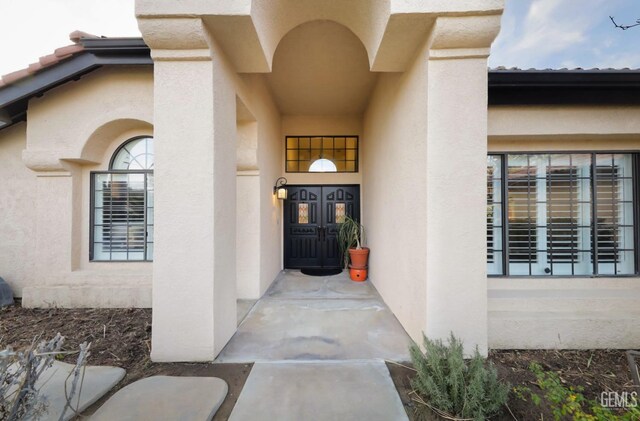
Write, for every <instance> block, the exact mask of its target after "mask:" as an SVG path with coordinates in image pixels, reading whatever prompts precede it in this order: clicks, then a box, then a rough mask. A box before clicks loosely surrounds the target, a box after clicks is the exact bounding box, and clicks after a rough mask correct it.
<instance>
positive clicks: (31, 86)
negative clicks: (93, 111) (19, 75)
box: [0, 38, 153, 130]
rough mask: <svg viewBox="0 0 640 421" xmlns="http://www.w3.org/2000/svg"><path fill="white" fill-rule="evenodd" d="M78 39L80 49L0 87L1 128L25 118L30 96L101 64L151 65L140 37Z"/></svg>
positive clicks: (79, 75) (77, 76)
mask: <svg viewBox="0 0 640 421" xmlns="http://www.w3.org/2000/svg"><path fill="white" fill-rule="evenodd" d="M80 43H81V44H82V45H83V46H84V50H83V51H82V52H80V53H78V54H75V55H74V56H72V57H70V58H68V59H66V60H64V61H61V62H60V63H58V64H56V65H55V66H51V67H46V68H44V69H42V70H41V71H39V72H38V73H36V74H34V75H32V76H29V77H26V78H24V79H21V80H18V81H16V82H14V83H12V84H10V85H8V86H5V87H3V88H1V89H0V113H4V115H5V116H7V115H8V118H3V119H2V120H1V121H0V130H2V129H6V128H8V127H10V126H12V125H13V124H15V123H18V122H20V121H24V120H25V119H26V111H27V106H28V101H29V99H31V98H33V97H34V96H41V95H42V94H44V93H45V92H47V91H49V90H51V89H53V88H55V87H57V86H60V85H62V84H64V83H67V82H69V81H72V80H78V79H79V78H81V77H82V76H83V75H85V74H87V73H90V72H92V71H94V70H96V69H98V68H100V67H102V66H122V65H126V66H135V65H153V60H152V59H151V55H150V50H149V47H148V46H147V45H146V44H145V43H144V41H143V40H142V39H141V38H84V39H81V40H80ZM3 123H4V124H3Z"/></svg>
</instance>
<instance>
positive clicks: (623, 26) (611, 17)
mask: <svg viewBox="0 0 640 421" xmlns="http://www.w3.org/2000/svg"><path fill="white" fill-rule="evenodd" d="M609 19H611V22H613V25H614V26H615V27H616V28H620V29H622V30H623V31H626V30H627V29H629V28H633V27H634V26H639V25H640V19H636V23H634V24H633V25H618V24H617V23H616V21H615V20H614V19H613V16H609Z"/></svg>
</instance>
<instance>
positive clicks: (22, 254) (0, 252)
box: [0, 123, 37, 297]
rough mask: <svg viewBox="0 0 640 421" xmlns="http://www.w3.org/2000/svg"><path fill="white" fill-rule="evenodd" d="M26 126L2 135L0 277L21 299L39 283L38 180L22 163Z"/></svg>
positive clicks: (2, 132) (20, 125)
mask: <svg viewBox="0 0 640 421" xmlns="http://www.w3.org/2000/svg"><path fill="white" fill-rule="evenodd" d="M26 129H27V125H26V123H19V124H17V125H15V126H13V127H10V128H8V129H5V130H3V131H0V162H1V163H2V165H0V179H1V180H2V182H1V183H0V239H1V240H0V277H2V278H3V279H4V280H5V281H7V282H8V283H9V285H10V286H11V289H12V290H13V293H14V295H16V296H18V297H21V296H22V289H23V288H24V287H27V286H30V285H33V284H34V283H35V282H37V279H36V278H35V276H34V275H35V274H34V273H33V263H34V254H35V229H36V227H35V216H36V212H35V208H34V207H33V203H34V202H35V199H36V176H35V174H34V173H33V172H32V171H30V170H29V169H28V168H27V167H26V166H25V165H24V163H23V162H22V151H23V150H24V148H25V147H26V144H27V134H26Z"/></svg>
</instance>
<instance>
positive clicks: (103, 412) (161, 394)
mask: <svg viewBox="0 0 640 421" xmlns="http://www.w3.org/2000/svg"><path fill="white" fill-rule="evenodd" d="M228 390H229V388H228V386H227V383H226V382H225V381H224V380H222V379H218V378H216V377H169V376H153V377H148V378H146V379H142V380H138V381H137V382H134V383H131V384H130V385H128V386H126V387H124V388H122V389H121V390H119V391H118V392H116V394H115V395H113V396H112V397H111V398H109V400H108V401H107V402H106V403H105V404H104V405H102V407H101V408H100V409H98V410H97V411H96V413H95V414H94V415H93V416H92V417H91V421H113V420H118V421H129V420H130V421H134V420H180V421H190V420H193V421H204V420H210V419H211V418H213V416H214V415H215V413H216V411H217V410H218V408H220V405H222V402H223V401H224V398H225V397H226V396H227V392H228Z"/></svg>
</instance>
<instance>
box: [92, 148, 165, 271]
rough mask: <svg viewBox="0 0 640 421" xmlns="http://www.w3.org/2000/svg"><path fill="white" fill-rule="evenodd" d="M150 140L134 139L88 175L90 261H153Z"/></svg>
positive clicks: (151, 157)
mask: <svg viewBox="0 0 640 421" xmlns="http://www.w3.org/2000/svg"><path fill="white" fill-rule="evenodd" d="M153 165H154V161H153V139H152V138H150V137H142V138H135V139H131V140H129V141H127V142H126V143H125V144H123V145H122V146H121V147H120V148H119V149H118V150H117V151H116V153H115V154H114V156H113V158H112V160H111V164H110V168H109V171H105V172H94V173H92V174H91V185H92V193H91V194H92V209H91V214H92V229H91V256H90V258H91V260H93V261H145V260H153Z"/></svg>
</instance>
